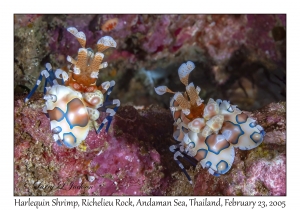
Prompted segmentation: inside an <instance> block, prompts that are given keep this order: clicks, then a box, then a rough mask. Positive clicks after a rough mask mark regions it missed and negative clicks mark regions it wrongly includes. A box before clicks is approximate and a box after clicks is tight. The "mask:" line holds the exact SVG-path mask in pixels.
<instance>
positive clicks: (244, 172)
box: [14, 14, 286, 195]
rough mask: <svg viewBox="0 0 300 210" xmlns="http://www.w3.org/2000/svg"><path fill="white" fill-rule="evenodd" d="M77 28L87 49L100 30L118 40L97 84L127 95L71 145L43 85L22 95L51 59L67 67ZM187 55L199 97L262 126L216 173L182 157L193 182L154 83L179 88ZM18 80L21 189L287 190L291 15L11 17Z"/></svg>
mask: <svg viewBox="0 0 300 210" xmlns="http://www.w3.org/2000/svg"><path fill="white" fill-rule="evenodd" d="M70 26H73V27H76V28H77V29H78V30H79V31H83V32H84V33H85V35H86V40H87V43H86V44H87V46H90V47H92V48H93V44H95V43H96V42H97V40H98V39H99V37H103V36H111V37H112V38H113V39H114V40H115V41H116V43H117V48H116V49H115V50H107V51H105V53H104V54H105V56H104V60H105V61H107V62H108V64H109V65H108V66H107V68H105V69H102V70H101V71H100V72H99V80H97V85H100V84H101V83H102V82H104V81H111V80H115V81H116V86H115V87H114V91H113V92H112V94H111V98H118V99H120V101H121V103H122V106H121V107H120V108H119V110H118V112H117V114H116V115H115V117H114V119H113V121H112V124H111V128H110V130H109V132H108V133H105V132H104V131H102V132H101V133H100V134H98V135H96V133H95V132H94V130H90V132H89V134H88V136H87V138H86V141H84V144H81V145H80V146H79V147H77V148H73V149H68V148H65V147H59V146H58V145H56V144H55V142H54V141H53V139H52V134H51V130H50V123H49V119H47V117H46V116H45V114H44V113H43V112H42V106H43V105H44V103H45V102H44V100H43V99H42V94H41V93H35V95H33V97H32V98H31V100H30V101H29V103H28V104H24V102H23V101H24V99H25V96H26V95H27V94H28V91H29V90H30V89H31V88H32V87H33V86H34V85H35V83H36V79H37V77H38V75H39V74H40V72H41V70H42V69H44V66H45V64H46V63H51V65H52V66H53V69H54V70H55V69H57V68H61V69H64V70H65V69H66V68H67V60H66V58H67V56H68V55H70V56H74V58H75V56H76V55H77V53H78V48H79V47H80V45H79V43H78V42H77V40H76V39H74V37H73V35H72V34H70V33H69V32H68V31H67V30H66V29H67V28H68V27H70ZM94 47H96V46H94ZM188 60H189V61H193V62H194V63H195V65H196V68H195V70H194V71H193V73H191V78H193V79H192V81H194V84H195V86H200V87H201V89H202V90H201V93H200V97H201V98H202V99H203V100H205V101H208V99H209V98H215V99H217V98H220V99H226V100H230V102H231V104H238V105H239V108H240V109H241V110H250V111H251V112H249V113H247V114H248V115H249V116H251V117H252V118H254V119H257V120H258V123H259V124H260V125H261V126H262V127H263V128H264V129H265V131H266V136H265V138H264V142H263V143H262V144H261V145H260V146H259V147H257V148H255V149H253V150H250V151H241V150H239V149H235V160H234V162H233V165H232V168H231V169H230V170H229V171H228V173H226V174H225V175H223V176H221V177H219V178H218V177H213V176H211V175H210V174H209V173H208V172H207V171H206V170H204V169H202V168H201V167H200V165H198V166H197V167H191V166H190V164H189V163H188V162H186V161H185V160H182V162H183V165H184V166H185V168H186V169H187V172H188V173H189V174H190V176H191V178H192V180H193V182H194V184H193V185H190V184H189V183H188V182H187V181H186V177H185V175H184V174H183V173H182V172H181V170H180V169H179V168H178V165H177V164H176V163H175V161H174V160H173V154H172V153H171V152H170V151H169V146H170V145H172V144H174V140H173V139H172V132H173V128H172V126H173V125H172V123H171V122H172V115H171V113H170V110H167V109H165V108H168V107H169V103H170V101H169V98H168V97H164V98H162V97H159V96H156V95H155V92H154V88H153V87H157V86H160V85H166V86H168V87H169V88H170V89H176V90H178V91H183V90H184V86H183V85H181V83H180V80H178V74H177V68H178V66H179V65H180V64H181V63H183V62H186V61H188ZM14 87H15V89H14V92H15V100H14V120H15V124H14V131H15V132H14V137H15V138H14V194H15V195H286V104H285V102H282V101H285V100H286V15H284V14H275V15H273V14H266V15H255V14H251V15H247V14H242V15H225V14H222V15H208V14H206V15H199V14H193V15H190V14H186V15H175V14H167V15H163V14H161V15H153V14H152V15H147V14H143V15H138V14H124V15H122V14H117V15H112V14H101V15H97V14H88V15H78V14H70V15H46V14H42V15H37V14H15V15H14ZM178 87H179V88H178ZM37 92H42V87H41V86H40V87H39V89H37ZM153 104H154V105H153ZM104 117H105V116H100V118H99V119H98V122H101V120H103V119H104Z"/></svg>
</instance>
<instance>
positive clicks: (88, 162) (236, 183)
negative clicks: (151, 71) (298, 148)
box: [14, 94, 286, 195]
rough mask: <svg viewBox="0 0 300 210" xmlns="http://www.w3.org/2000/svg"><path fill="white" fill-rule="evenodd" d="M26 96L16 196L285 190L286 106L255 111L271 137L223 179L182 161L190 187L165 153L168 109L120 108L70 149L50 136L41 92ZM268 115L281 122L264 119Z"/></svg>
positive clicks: (19, 112)
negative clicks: (104, 124)
mask: <svg viewBox="0 0 300 210" xmlns="http://www.w3.org/2000/svg"><path fill="white" fill-rule="evenodd" d="M23 100H24V96H16V97H15V113H14V117H15V132H14V133H15V142H14V145H15V146H14V177H15V178H14V181H15V182H14V183H15V186H14V193H15V195H285V194H286V152H285V135H281V136H280V140H279V139H278V138H279V137H278V135H277V134H276V133H274V130H275V129H274V126H276V125H278V123H282V124H284V125H285V103H272V104H270V105H269V106H267V107H265V108H264V109H262V110H258V111H256V112H254V113H252V114H253V116H252V117H254V118H257V119H258V121H259V123H260V124H263V123H265V124H264V128H265V130H266V131H267V136H268V135H269V138H274V139H273V141H270V140H269V141H265V142H264V143H263V144H262V145H261V146H259V147H258V148H255V149H253V150H250V151H241V150H238V149H236V157H235V160H234V164H233V167H232V169H231V170H230V171H229V172H228V173H227V174H225V175H223V176H221V177H214V176H212V175H210V174H209V173H208V172H207V171H205V170H203V169H200V167H199V165H198V166H197V167H196V168H193V167H189V165H188V164H187V163H184V164H185V165H186V167H187V168H189V170H188V171H189V173H190V174H191V175H192V177H193V179H194V182H195V184H194V185H190V184H189V183H188V181H187V180H186V177H185V175H184V174H183V173H182V172H181V171H180V169H179V167H178V165H177V164H176V163H175V162H174V161H173V155H172V153H171V152H170V151H169V150H168V147H169V146H170V145H171V144H172V122H173V120H172V116H171V114H170V112H169V111H168V110H164V109H162V108H160V107H158V106H150V107H147V108H144V109H138V110H137V109H135V108H134V107H132V106H121V107H120V109H119V111H118V112H117V114H116V115H115V117H114V120H113V123H112V125H111V128H110V130H109V132H108V133H105V132H104V131H102V132H101V133H100V134H99V135H97V134H96V132H95V131H94V130H90V132H89V135H88V137H87V138H86V141H85V143H84V144H82V145H80V146H79V147H77V148H73V149H68V148H66V147H64V146H58V145H57V144H56V143H55V142H54V141H53V140H52V136H51V135H52V134H51V131H50V126H49V120H48V118H47V117H46V116H45V115H44V113H43V112H42V106H43V103H44V102H43V99H41V94H36V95H35V96H34V97H33V98H32V99H31V101H30V102H29V104H24V102H23ZM278 107H280V109H278ZM268 116H273V117H276V121H270V120H267V121H265V120H264V119H267V118H268ZM277 130H278V129H277ZM280 131H281V132H285V127H281V128H280Z"/></svg>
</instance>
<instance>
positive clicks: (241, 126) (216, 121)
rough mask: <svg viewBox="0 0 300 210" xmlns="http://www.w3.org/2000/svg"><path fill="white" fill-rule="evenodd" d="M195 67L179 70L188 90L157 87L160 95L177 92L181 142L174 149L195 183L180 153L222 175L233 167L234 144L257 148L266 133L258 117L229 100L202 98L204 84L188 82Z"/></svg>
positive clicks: (176, 130)
mask: <svg viewBox="0 0 300 210" xmlns="http://www.w3.org/2000/svg"><path fill="white" fill-rule="evenodd" d="M194 68H195V65H194V63H193V62H191V61H188V62H187V63H183V64H182V65H181V66H180V67H179V69H178V74H179V78H180V81H181V82H182V83H183V84H184V85H185V87H186V91H185V92H184V93H181V92H173V91H171V90H170V89H169V88H168V87H166V86H159V87H157V88H155V91H156V93H157V94H159V95H162V94H164V93H166V92H168V93H173V94H174V96H173V98H172V99H171V101H170V109H171V112H172V115H173V118H174V121H175V122H174V132H173V137H174V139H175V140H176V141H177V142H178V144H176V145H172V146H170V151H171V152H173V153H174V160H175V161H176V162H177V164H178V165H179V167H180V168H181V169H182V171H183V172H184V174H185V175H186V177H187V178H188V180H189V182H190V183H191V184H192V180H191V178H190V176H189V174H188V173H187V171H186V170H185V168H184V166H183V165H182V163H181V162H180V161H179V159H178V157H179V156H180V157H183V158H185V159H187V160H189V158H190V157H192V158H194V159H195V160H197V161H198V162H200V164H201V166H202V167H203V168H207V169H208V171H209V173H210V174H212V175H215V176H219V175H221V174H225V173H226V172H228V171H229V169H230V168H231V166H232V163H233V160H234V156H235V153H234V147H236V148H239V149H241V150H250V149H253V148H255V147H257V146H258V145H260V144H261V142H262V141H263V137H264V135H265V132H264V130H263V128H262V127H261V126H260V125H258V124H257V123H256V121H255V120H254V119H252V118H251V117H249V116H248V115H247V114H245V113H244V112H243V111H241V110H240V109H238V108H237V106H236V105H231V104H230V102H229V101H226V100H224V101H222V100H220V99H218V100H216V101H215V100H213V99H209V101H208V103H207V104H204V103H203V100H202V99H201V98H200V97H199V93H200V90H201V89H200V87H198V86H197V87H195V86H194V84H193V83H188V79H189V74H190V73H191V71H193V69H194ZM190 162H191V161H190Z"/></svg>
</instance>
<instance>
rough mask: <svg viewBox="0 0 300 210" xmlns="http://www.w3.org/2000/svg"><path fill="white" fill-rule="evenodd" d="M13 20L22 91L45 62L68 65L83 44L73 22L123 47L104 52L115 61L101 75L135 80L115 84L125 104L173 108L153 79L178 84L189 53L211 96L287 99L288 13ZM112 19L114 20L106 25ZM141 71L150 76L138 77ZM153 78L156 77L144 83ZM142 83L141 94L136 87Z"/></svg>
mask: <svg viewBox="0 0 300 210" xmlns="http://www.w3.org/2000/svg"><path fill="white" fill-rule="evenodd" d="M116 20H117V21H116ZM14 21H15V27H14V31H15V87H16V91H18V92H24V89H28V88H31V87H32V86H33V84H34V81H35V78H36V77H37V76H38V74H39V72H40V70H41V69H42V68H44V64H45V63H46V62H49V63H51V64H52V66H53V67H54V69H56V68H62V67H63V66H66V56H67V55H70V56H73V55H76V54H77V49H78V46H79V45H78V43H77V42H76V40H74V39H73V37H72V35H71V34H69V33H68V32H67V31H66V30H65V29H66V28H67V27H69V26H74V27H76V28H77V29H78V30H80V31H83V32H84V33H85V34H86V38H87V40H88V41H87V45H88V46H92V44H93V43H96V42H97V39H98V38H99V37H102V36H105V35H109V36H111V37H113V38H114V39H115V40H116V42H117V44H118V48H117V49H116V50H114V51H108V52H107V53H106V54H105V59H106V60H107V61H108V62H109V66H108V68H107V69H105V70H102V72H101V78H103V80H101V81H110V80H112V79H114V80H115V81H116V82H117V84H118V83H119V84H122V83H127V84H129V83H130V84H131V85H130V86H129V85H127V87H124V86H121V85H117V86H116V87H115V90H117V91H116V92H115V93H114V95H113V97H115V98H119V99H120V101H122V103H123V104H124V103H133V104H135V105H150V104H153V103H157V104H159V105H163V106H164V107H167V105H168V101H162V100H161V99H159V98H158V97H155V96H153V94H154V92H153V91H152V92H151V91H149V89H151V88H149V86H151V87H153V86H154V85H156V86H159V85H162V84H165V85H167V86H169V87H170V88H172V87H171V83H173V81H172V80H174V79H175V78H177V75H176V71H174V66H178V65H180V64H181V63H183V62H185V61H186V60H191V61H193V62H195V64H196V66H199V70H198V71H197V72H198V73H196V72H195V73H194V74H193V77H194V81H198V83H199V84H200V83H201V85H200V86H201V87H202V88H203V89H205V90H206V91H207V93H203V95H202V98H204V99H205V100H207V99H208V98H207V96H208V97H212V98H226V99H229V100H230V101H232V102H233V103H234V104H239V105H240V107H241V108H242V109H244V110H255V109H258V108H261V107H263V106H265V105H267V104H269V103H271V102H273V101H279V100H285V74H286V70H285V69H286V67H285V65H286V49H285V48H286V16H285V15H283V14H276V15H272V14H268V15H254V14H252V15H247V14H243V15H197V14H194V15H174V14H173V15H146V14H143V15H137V14H132V15H131V14H126V15H121V14H118V15H111V14H103V15H95V14H88V15H76V14H72V15H26V14H24V15H15V18H14ZM110 22H112V23H113V24H115V25H113V26H110V29H109V30H106V29H105V30H103V29H102V28H103V26H105V24H106V23H110ZM175 69H176V68H175ZM200 69H201V70H200ZM155 71H156V72H159V73H160V76H158V77H157V74H156V73H155ZM132 72H133V73H132ZM143 72H144V73H145V74H144V77H145V78H141V77H140V76H139V75H140V74H139V73H143ZM153 72H154V73H153ZM154 75H155V76H154ZM208 78H209V79H208ZM149 80H152V82H151V83H149V82H146V81H149ZM101 81H98V83H99V84H100V83H101ZM99 84H98V85H99ZM174 85H176V84H174ZM196 85H198V84H196ZM136 89H139V92H140V95H141V97H142V98H143V100H142V101H140V100H139V99H137V98H136V97H134V96H133V95H132V94H131V92H132V91H134V90H136ZM40 91H41V89H40ZM148 96H152V97H148Z"/></svg>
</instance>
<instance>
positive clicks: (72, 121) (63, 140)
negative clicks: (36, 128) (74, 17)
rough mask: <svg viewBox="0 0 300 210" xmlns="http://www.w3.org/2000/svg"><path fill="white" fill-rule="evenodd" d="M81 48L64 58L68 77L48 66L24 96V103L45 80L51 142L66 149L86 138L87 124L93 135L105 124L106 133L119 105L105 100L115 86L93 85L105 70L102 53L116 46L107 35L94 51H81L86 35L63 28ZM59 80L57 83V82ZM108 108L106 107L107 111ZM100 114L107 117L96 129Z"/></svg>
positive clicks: (45, 108)
mask: <svg viewBox="0 0 300 210" xmlns="http://www.w3.org/2000/svg"><path fill="white" fill-rule="evenodd" d="M67 30H68V31H69V32H70V33H72V34H73V35H74V36H75V37H76V38H77V40H78V42H79V43H80V45H81V48H79V50H78V56H77V59H74V58H72V57H71V56H68V57H67V61H68V62H70V63H71V64H70V65H69V72H68V74H67V73H66V72H65V71H63V70H61V69H57V70H56V71H55V72H54V71H53V70H52V66H51V64H50V63H47V64H46V69H45V70H43V71H42V72H41V73H40V76H39V78H38V79H37V82H36V85H35V86H34V88H33V89H32V90H31V91H30V93H29V95H28V96H27V97H26V99H25V102H27V101H28V100H29V99H30V97H31V96H32V95H33V93H34V92H35V91H36V89H37V87H38V86H39V84H40V83H41V81H42V78H43V77H45V85H44V99H45V100H46V103H45V106H44V108H43V112H44V113H45V114H46V115H47V117H48V118H50V125H51V131H52V134H53V139H54V141H55V142H56V143H58V144H59V145H62V144H64V145H65V146H67V147H69V148H73V147H76V146H78V145H79V144H80V143H81V142H82V141H84V140H85V138H86V136H87V135H88V132H89V128H90V125H91V126H93V127H94V128H95V130H96V132H97V133H99V132H100V131H101V129H102V128H103V127H104V126H105V124H106V132H107V131H108V129H109V127H110V123H111V121H112V118H113V116H114V115H115V113H116V111H117V110H118V108H119V106H120V101H119V100H118V99H114V100H109V96H110V93H111V91H112V90H113V87H114V85H115V82H114V81H110V82H108V81H106V82H103V83H102V84H101V85H100V86H96V81H97V79H98V71H99V69H102V68H105V67H107V62H104V63H102V60H103V58H104V54H103V53H102V52H103V51H105V50H106V49H108V48H110V47H114V48H115V47H116V46H117V44H116V42H115V41H114V39H113V38H112V37H110V36H104V37H102V38H100V39H99V40H98V42H97V50H98V51H97V52H96V53H94V51H93V50H92V49H91V48H85V45H86V36H85V34H84V33H83V32H81V31H80V32H78V30H77V29H76V28H74V27H70V28H68V29H67ZM58 81H60V84H59V83H58ZM109 107H110V108H109ZM100 112H105V113H107V114H108V116H106V118H105V119H104V120H103V121H102V122H101V124H100V126H99V124H98V123H97V122H96V120H97V119H98V118H99V116H100Z"/></svg>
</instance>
